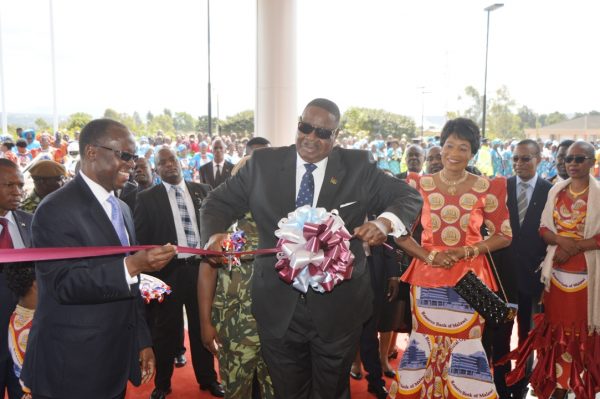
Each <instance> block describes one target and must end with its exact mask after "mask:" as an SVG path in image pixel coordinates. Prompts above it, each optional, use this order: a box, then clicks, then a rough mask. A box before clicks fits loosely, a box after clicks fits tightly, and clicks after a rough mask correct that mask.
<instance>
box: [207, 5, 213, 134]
mask: <svg viewBox="0 0 600 399" xmlns="http://www.w3.org/2000/svg"><path fill="white" fill-rule="evenodd" d="M206 15H207V17H206V22H207V23H206V25H207V29H208V58H207V62H208V137H210V138H211V139H212V93H211V90H212V89H211V87H210V0H207V1H206Z"/></svg>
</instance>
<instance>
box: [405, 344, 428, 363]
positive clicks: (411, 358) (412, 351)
mask: <svg viewBox="0 0 600 399" xmlns="http://www.w3.org/2000/svg"><path fill="white" fill-rule="evenodd" d="M426 366H427V355H426V354H425V351H423V350H421V349H419V344H418V343H417V341H415V340H413V341H411V343H410V345H408V348H406V353H404V356H402V361H401V362H400V367H401V368H403V369H411V370H418V369H424V368H425V367H426Z"/></svg>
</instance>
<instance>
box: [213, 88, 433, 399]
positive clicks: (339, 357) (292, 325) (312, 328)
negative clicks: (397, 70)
mask: <svg viewBox="0 0 600 399" xmlns="http://www.w3.org/2000/svg"><path fill="white" fill-rule="evenodd" d="M339 121H340V111H339V109H338V107H337V105H336V104H334V103H333V102H331V101H329V100H326V99H315V100H313V101H311V102H310V103H309V104H308V105H307V106H306V108H305V109H304V112H303V113H302V117H301V119H300V122H299V123H298V131H297V133H296V145H295V146H289V147H280V148H265V149H260V150H257V151H255V152H254V153H253V155H252V158H251V159H250V160H249V161H248V162H247V163H246V165H245V166H244V167H243V168H242V169H241V170H240V171H239V173H238V174H237V175H235V176H233V177H232V178H230V179H229V180H227V181H226V182H225V183H223V184H221V185H220V186H219V187H217V188H216V189H215V190H213V191H212V192H211V193H210V194H209V196H208V197H207V199H206V200H205V201H204V203H203V206H202V210H201V237H202V240H203V241H204V242H206V243H207V246H208V247H210V249H219V248H220V243H221V240H222V238H223V235H222V233H223V232H225V231H226V230H227V228H228V227H229V226H230V225H231V223H232V222H233V221H234V220H236V219H237V218H238V217H240V216H242V215H243V214H244V213H246V212H247V211H250V212H251V213H252V216H253V218H254V220H255V221H256V223H257V227H258V232H259V248H272V247H274V246H275V245H276V242H277V237H275V235H274V231H275V230H277V228H278V227H277V223H278V221H279V220H280V219H281V218H282V217H285V216H286V215H287V214H288V212H292V211H293V210H294V209H296V208H298V207H300V206H302V205H310V206H317V207H323V208H326V209H327V210H328V211H330V210H332V209H338V210H339V214H340V216H341V218H342V219H343V220H344V221H345V224H346V227H347V228H348V230H349V231H350V232H353V233H354V239H352V240H351V242H350V249H351V251H352V252H353V253H354V256H355V260H354V271H353V274H352V277H351V279H349V280H347V281H344V282H343V283H342V284H340V285H338V286H336V287H335V288H334V289H333V291H331V292H328V293H325V294H320V293H318V292H315V291H313V290H309V291H308V292H307V293H306V294H303V293H300V292H299V291H297V290H295V289H294V288H293V287H292V286H291V285H288V284H286V283H285V282H284V281H282V280H281V279H280V278H279V276H278V273H277V271H276V270H275V268H274V265H275V262H276V257H275V255H262V256H257V257H256V260H255V262H254V267H255V268H256V269H255V271H254V274H253V278H252V280H253V281H252V283H253V286H252V310H253V313H254V316H255V317H256V320H257V323H258V332H259V336H260V341H261V345H262V351H263V356H264V358H265V361H266V362H267V366H268V368H269V373H270V374H271V377H272V379H273V385H274V388H275V394H276V396H277V397H281V398H286V399H288V398H308V397H311V398H348V397H350V391H349V383H348V373H349V372H350V365H351V363H352V359H353V357H354V354H355V353H356V347H357V344H358V339H359V336H360V332H361V327H362V324H363V323H364V322H365V321H366V320H367V319H368V318H369V316H370V315H371V310H372V309H371V307H372V305H371V304H372V300H371V298H372V292H371V288H370V281H369V280H370V279H369V274H368V273H367V271H366V261H365V259H366V257H365V252H364V249H363V242H364V243H367V244H368V245H379V244H381V243H383V242H384V241H385V239H386V237H387V235H388V234H392V235H394V236H401V235H403V234H407V231H410V228H411V225H412V223H413V222H414V221H415V219H416V217H417V214H418V212H419V210H420V208H421V204H422V200H421V198H420V196H419V194H418V193H417V192H416V190H414V189H412V188H411V187H410V186H408V185H407V184H406V183H404V182H400V181H398V180H397V179H394V178H393V177H390V176H387V175H385V174H384V173H383V172H382V171H380V170H379V169H377V166H376V164H375V162H373V161H372V160H371V159H370V158H369V154H368V153H367V152H365V151H358V150H346V149H341V148H339V147H336V148H334V144H335V140H336V137H337V134H338V125H339ZM369 214H375V215H378V218H377V219H376V220H374V221H371V222H365V221H366V217H367V215H369Z"/></svg>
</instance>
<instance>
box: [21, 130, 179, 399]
mask: <svg viewBox="0 0 600 399" xmlns="http://www.w3.org/2000/svg"><path fill="white" fill-rule="evenodd" d="M79 148H80V153H81V171H80V173H79V174H78V175H77V176H75V178H74V179H73V180H72V181H70V182H69V183H67V184H66V185H65V186H63V187H62V188H61V189H59V190H57V191H55V192H53V193H52V194H50V195H48V196H47V197H46V198H45V199H44V201H42V203H41V204H40V205H39V206H38V208H37V210H36V212H35V216H34V218H33V223H32V237H33V244H34V246H35V247H42V248H43V247H95V246H129V245H130V244H135V243H136V239H135V229H134V227H133V219H132V217H131V211H130V210H129V207H128V206H127V205H126V204H125V203H124V202H122V201H120V200H119V199H117V198H116V197H115V195H114V192H115V190H117V189H119V188H122V187H123V185H124V184H125V182H126V181H127V180H128V179H129V174H130V173H131V169H132V168H133V162H134V159H135V158H136V156H135V141H134V139H133V135H132V134H131V133H130V132H129V130H128V129H127V127H126V126H125V125H123V124H121V123H119V122H116V121H113V120H110V119H97V120H93V121H91V122H90V123H88V124H87V125H86V126H85V127H84V128H83V130H82V131H81V136H80V140H79ZM174 255H175V247H173V246H172V245H166V246H163V247H158V248H153V249H150V250H144V251H138V252H136V253H135V254H133V255H109V256H99V257H88V258H79V259H64V260H55V261H44V262H36V281H37V287H38V303H37V309H36V311H35V316H34V317H33V325H32V327H31V332H30V333H29V341H28V343H27V356H26V357H25V363H24V365H23V371H22V373H21V379H22V380H23V382H24V383H25V385H26V386H27V387H29V388H30V389H31V391H32V392H33V397H34V398H91V399H96V398H97V399H106V398H124V397H125V389H126V387H127V380H130V381H131V382H133V384H135V385H139V384H140V382H146V381H148V380H150V379H151V378H152V376H153V374H154V353H153V351H152V348H151V345H152V342H151V339H150V334H149V332H148V328H147V326H146V321H145V319H144V315H143V309H142V303H143V302H142V298H141V295H140V290H139V277H138V275H139V274H140V273H142V272H152V271H157V270H160V269H161V268H162V267H164V266H165V265H166V264H167V263H168V262H169V260H170V259H171V258H172V257H173V256H174Z"/></svg>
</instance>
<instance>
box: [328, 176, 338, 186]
mask: <svg viewBox="0 0 600 399" xmlns="http://www.w3.org/2000/svg"><path fill="white" fill-rule="evenodd" d="M329 183H331V184H337V179H336V178H335V176H334V177H332V178H331V179H330V180H329Z"/></svg>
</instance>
